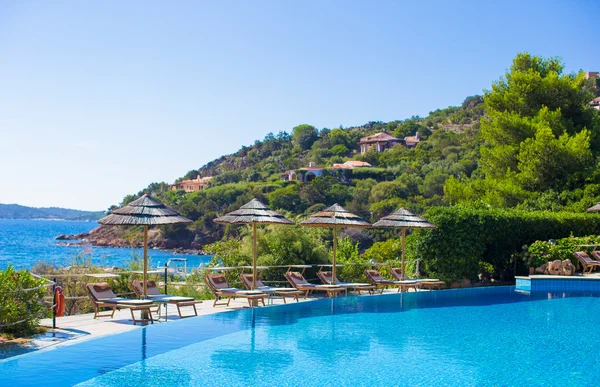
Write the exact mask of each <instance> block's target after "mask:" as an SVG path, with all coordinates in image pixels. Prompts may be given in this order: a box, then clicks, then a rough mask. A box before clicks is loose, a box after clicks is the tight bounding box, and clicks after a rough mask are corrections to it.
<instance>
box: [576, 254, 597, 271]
mask: <svg viewBox="0 0 600 387" xmlns="http://www.w3.org/2000/svg"><path fill="white" fill-rule="evenodd" d="M573 255H574V256H575V258H577V260H578V261H579V263H581V266H583V274H586V272H587V274H589V273H591V272H592V270H594V269H595V268H597V267H599V266H600V262H598V261H595V260H593V259H592V258H590V256H589V255H587V253H586V252H584V251H576V252H574V253H573Z"/></svg>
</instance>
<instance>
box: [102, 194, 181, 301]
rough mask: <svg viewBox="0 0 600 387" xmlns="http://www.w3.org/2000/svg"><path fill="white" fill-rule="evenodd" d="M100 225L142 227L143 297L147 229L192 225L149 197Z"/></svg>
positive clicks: (143, 198)
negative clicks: (169, 225) (160, 226)
mask: <svg viewBox="0 0 600 387" xmlns="http://www.w3.org/2000/svg"><path fill="white" fill-rule="evenodd" d="M98 223H100V224H104V225H113V226H144V297H146V295H147V292H146V283H147V282H148V227H149V226H157V225H163V224H179V223H192V221H191V220H189V219H188V218H186V217H184V216H181V215H179V212H177V211H175V210H174V209H172V208H169V207H167V206H165V205H164V204H162V203H161V202H159V201H157V200H155V199H153V198H152V197H150V195H147V194H146V195H143V196H142V197H141V198H139V199H137V200H134V201H132V202H131V203H129V204H128V205H126V206H124V207H122V208H118V209H116V210H114V211H111V213H110V214H109V215H107V216H105V217H104V218H102V219H100V220H99V221H98Z"/></svg>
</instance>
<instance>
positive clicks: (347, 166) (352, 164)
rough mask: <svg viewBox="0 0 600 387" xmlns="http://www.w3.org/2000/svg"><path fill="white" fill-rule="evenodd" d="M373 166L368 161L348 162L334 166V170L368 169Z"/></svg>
mask: <svg viewBox="0 0 600 387" xmlns="http://www.w3.org/2000/svg"><path fill="white" fill-rule="evenodd" d="M368 167H371V164H369V163H367V162H366V161H358V160H348V161H346V162H345V163H344V164H333V166H332V167H331V168H333V169H354V168H368Z"/></svg>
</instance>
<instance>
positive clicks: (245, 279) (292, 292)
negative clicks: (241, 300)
mask: <svg viewBox="0 0 600 387" xmlns="http://www.w3.org/2000/svg"><path fill="white" fill-rule="evenodd" d="M240 279H241V280H242V284H244V287H245V288H246V289H248V290H251V289H252V274H251V273H242V274H240ZM255 290H260V291H261V292H263V293H266V294H269V295H271V294H273V295H276V296H280V297H281V299H282V300H283V303H284V304H286V303H287V302H286V300H285V298H286V297H291V298H293V299H294V300H296V302H298V301H300V300H299V299H298V297H299V296H302V295H304V292H301V291H300V290H297V289H294V288H275V287H272V286H266V285H265V284H264V283H263V282H262V281H261V280H260V279H259V278H257V279H256V289H255Z"/></svg>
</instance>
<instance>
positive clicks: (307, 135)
mask: <svg viewBox="0 0 600 387" xmlns="http://www.w3.org/2000/svg"><path fill="white" fill-rule="evenodd" d="M318 138H319V132H318V131H317V129H316V128H315V127H314V126H312V125H307V124H302V125H298V126H296V127H295V128H294V129H293V130H292V139H293V140H294V142H295V143H296V144H298V146H299V147H300V149H302V150H307V149H310V147H311V146H312V144H313V143H314V142H315V141H317V139H318Z"/></svg>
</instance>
